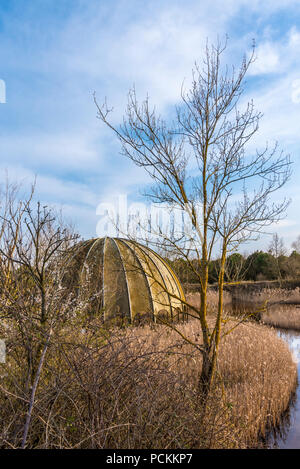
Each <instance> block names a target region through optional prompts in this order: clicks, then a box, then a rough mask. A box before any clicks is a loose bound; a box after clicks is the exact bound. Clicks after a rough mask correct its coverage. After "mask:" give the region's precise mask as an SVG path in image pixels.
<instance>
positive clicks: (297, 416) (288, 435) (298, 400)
mask: <svg viewBox="0 0 300 469" xmlns="http://www.w3.org/2000/svg"><path fill="white" fill-rule="evenodd" d="M278 335H279V336H280V337H281V338H282V339H283V340H285V341H286V342H287V344H288V345H289V348H290V350H291V352H292V354H293V357H294V360H295V361H296V362H297V367H298V379H300V332H299V331H294V330H291V329H289V330H283V329H278ZM268 447H269V448H279V449H300V383H298V386H297V389H296V394H295V396H294V398H293V401H292V402H291V404H290V407H289V409H288V410H287V412H286V414H285V415H284V416H283V418H282V423H281V425H280V428H279V429H278V431H277V432H276V434H274V435H272V436H271V437H270V441H269V444H268Z"/></svg>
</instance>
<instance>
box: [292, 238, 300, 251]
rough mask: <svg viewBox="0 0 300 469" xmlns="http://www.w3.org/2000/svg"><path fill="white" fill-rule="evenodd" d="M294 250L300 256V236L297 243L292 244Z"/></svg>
mask: <svg viewBox="0 0 300 469" xmlns="http://www.w3.org/2000/svg"><path fill="white" fill-rule="evenodd" d="M292 248H293V249H294V250H295V251H296V252H297V253H298V254H300V235H299V236H298V237H297V239H296V240H295V241H293V242H292Z"/></svg>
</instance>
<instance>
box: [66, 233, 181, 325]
mask: <svg viewBox="0 0 300 469" xmlns="http://www.w3.org/2000/svg"><path fill="white" fill-rule="evenodd" d="M68 270H69V272H70V274H71V277H72V284H73V287H76V291H77V293H78V294H79V295H80V297H81V298H82V299H84V300H85V303H86V304H88V305H89V309H90V311H93V312H100V313H101V314H103V320H105V321H106V320H108V319H112V318H115V317H121V318H123V319H125V320H126V321H128V322H139V321H140V320H142V321H143V320H144V319H145V318H149V319H152V320H156V317H157V315H158V313H160V314H162V313H164V315H166V316H167V317H168V318H169V319H178V318H179V317H180V316H181V315H182V312H183V310H184V307H183V303H182V301H181V300H184V299H185V298H184V293H183V289H182V287H181V285H180V282H179V280H178V278H177V276H176V275H175V273H174V272H173V270H172V269H171V268H170V266H169V265H168V264H167V263H166V262H165V261H164V259H162V257H160V256H159V255H158V254H157V253H155V252H154V251H153V250H152V249H150V248H148V247H146V246H142V245H141V244H139V243H137V242H135V241H131V240H127V239H123V238H108V237H106V238H96V239H91V240H88V241H84V242H82V243H79V244H78V245H77V246H76V248H75V250H74V252H73V253H72V261H71V264H70V268H69V269H68ZM83 302H84V301H83Z"/></svg>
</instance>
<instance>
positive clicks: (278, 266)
mask: <svg viewBox="0 0 300 469" xmlns="http://www.w3.org/2000/svg"><path fill="white" fill-rule="evenodd" d="M168 262H169V263H170V264H171V265H172V267H173V269H174V270H175V271H176V273H177V275H178V277H179V279H180V280H181V282H182V283H198V282H199V277H198V275H197V274H196V271H197V270H199V269H200V267H199V265H198V262H197V260H196V259H194V260H192V261H191V262H192V264H193V268H192V267H191V266H190V263H189V262H187V261H186V260H185V259H183V258H178V259H175V260H170V259H168ZM219 269H220V259H216V260H212V261H210V262H209V268H208V281H209V283H215V282H216V281H217V279H218V275H219ZM278 279H285V280H290V279H292V280H296V279H300V253H299V252H297V251H296V250H293V251H292V253H291V254H290V255H283V254H281V255H279V256H278V257H275V256H274V255H273V254H272V253H271V252H263V251H255V252H253V253H252V254H250V255H248V256H247V255H242V254H239V253H234V254H231V255H230V256H229V257H228V258H227V261H226V269H225V281H226V282H231V281H240V280H252V281H257V280H278Z"/></svg>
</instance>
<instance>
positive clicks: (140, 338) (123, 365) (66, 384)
mask: <svg viewBox="0 0 300 469" xmlns="http://www.w3.org/2000/svg"><path fill="white" fill-rule="evenodd" d="M233 325H234V323H233V322H232V321H231V322H228V323H227V324H226V328H227V330H228V328H230V327H232V326H233ZM178 327H180V329H181V331H182V332H183V333H184V334H186V335H187V336H188V337H190V338H192V339H193V340H195V341H199V342H201V331H200V328H199V324H198V322H197V321H190V322H189V323H185V324H181V325H180V326H178ZM22 364H23V358H22V350H20V348H19V346H18V344H17V343H16V344H14V343H13V342H8V360H7V363H6V364H5V365H0V366H1V370H0V371H1V372H0V374H1V375H2V378H1V382H0V447H2V448H17V447H19V446H20V441H21V437H22V428H23V423H24V420H25V414H26V410H27V404H28V402H27V396H26V394H25V393H24V391H23V389H24V386H23V375H22ZM200 367H201V357H200V356H199V355H198V353H197V352H196V351H195V349H194V348H192V347H191V346H190V345H188V344H186V343H185V342H184V341H183V340H182V339H181V338H180V336H179V335H178V334H177V333H176V332H175V331H173V330H171V329H170V328H168V327H166V326H158V325H149V326H145V327H140V328H127V329H124V330H116V329H115V330H113V331H111V330H105V329H103V328H102V326H101V325H100V324H99V323H98V322H97V320H92V321H90V322H88V323H87V324H85V325H84V327H83V328H81V329H79V328H77V329H76V332H75V329H74V325H72V324H70V325H68V326H66V327H65V328H64V329H62V330H61V332H60V335H59V336H57V337H56V341H55V342H54V343H53V344H52V346H51V348H50V351H49V355H48V357H47V361H46V366H45V368H44V370H43V374H42V377H41V381H40V386H39V388H38V391H37V399H36V403H35V407H34V410H33V417H32V424H31V427H30V431H29V438H28V445H27V446H28V447H29V448H118V449H120V448H245V447H249V446H250V447H253V446H257V444H258V440H259V435H265V434H266V431H267V428H268V426H269V425H270V424H276V423H278V421H279V419H280V415H281V413H282V412H283V411H284V410H285V409H286V407H287V406H288V403H289V399H290V396H291V393H292V391H293V389H294V386H295V382H296V366H295V364H294V363H293V361H292V358H291V354H290V352H289V350H288V348H287V346H286V345H285V343H284V342H283V341H282V340H280V339H279V338H278V337H277V336H276V334H275V333H274V332H273V331H272V330H270V329H269V328H267V327H264V326H261V325H258V324H254V323H247V324H242V325H240V326H239V327H238V328H237V329H235V330H234V331H233V332H232V333H231V334H229V335H228V336H226V337H225V338H224V341H223V343H222V346H221V350H220V359H219V364H218V376H217V380H216V386H215V389H214V391H213V393H212V395H211V397H210V402H209V407H208V409H209V411H208V414H207V416H206V419H205V422H203V421H201V418H200V411H199V407H198V402H199V401H198V396H197V381H198V376H199V371H200Z"/></svg>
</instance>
